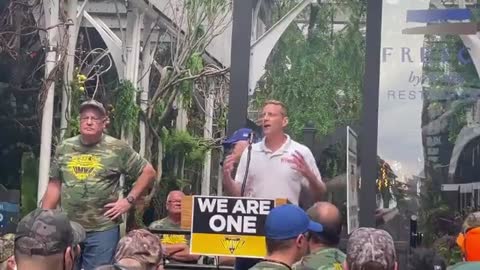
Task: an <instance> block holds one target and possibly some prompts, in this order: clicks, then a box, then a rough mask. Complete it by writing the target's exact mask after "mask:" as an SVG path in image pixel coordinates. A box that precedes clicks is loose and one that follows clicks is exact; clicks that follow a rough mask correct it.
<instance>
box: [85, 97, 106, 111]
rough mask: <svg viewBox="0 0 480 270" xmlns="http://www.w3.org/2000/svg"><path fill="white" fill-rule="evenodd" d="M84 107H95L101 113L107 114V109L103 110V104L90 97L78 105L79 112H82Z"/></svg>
mask: <svg viewBox="0 0 480 270" xmlns="http://www.w3.org/2000/svg"><path fill="white" fill-rule="evenodd" d="M86 108H95V109H97V110H99V111H100V112H101V113H102V114H103V115H107V110H105V107H104V106H103V104H102V103H100V102H98V101H96V100H93V99H91V100H87V101H85V102H83V103H82V104H81V105H80V113H82V111H83V110H84V109H86Z"/></svg>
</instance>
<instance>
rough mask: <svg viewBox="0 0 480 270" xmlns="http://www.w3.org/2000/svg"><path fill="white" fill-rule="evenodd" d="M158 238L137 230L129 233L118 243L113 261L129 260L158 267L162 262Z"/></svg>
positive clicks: (145, 231) (147, 232) (142, 230)
mask: <svg viewBox="0 0 480 270" xmlns="http://www.w3.org/2000/svg"><path fill="white" fill-rule="evenodd" d="M162 254H163V253H162V245H161V244H160V238H158V237H157V236H156V235H154V234H152V233H151V232H149V231H147V230H144V229H139V230H133V231H130V232H129V233H128V234H127V235H125V236H124V237H122V239H120V241H119V242H118V246H117V252H116V254H115V260H116V261H117V262H118V261H120V260H122V259H125V258H129V259H134V260H136V261H139V262H141V263H148V264H153V265H158V264H159V263H160V262H161V261H162Z"/></svg>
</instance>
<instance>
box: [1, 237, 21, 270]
mask: <svg viewBox="0 0 480 270" xmlns="http://www.w3.org/2000/svg"><path fill="white" fill-rule="evenodd" d="M14 242H15V235H14V234H11V233H8V234H5V235H4V236H2V237H0V270H16V269H17V264H16V263H15V256H13V247H14Z"/></svg>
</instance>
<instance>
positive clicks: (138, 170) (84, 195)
mask: <svg viewBox="0 0 480 270" xmlns="http://www.w3.org/2000/svg"><path fill="white" fill-rule="evenodd" d="M107 123H108V117H107V114H106V111H105V108H104V107H103V105H102V104H101V103H99V102H97V101H94V100H91V101H86V102H84V103H82V105H81V106H80V135H78V136H75V137H72V138H69V139H66V140H64V141H63V142H61V143H60V144H59V145H58V146H57V148H56V153H55V157H54V159H53V162H52V164H51V168H50V181H49V184H48V187H47V191H46V193H45V195H44V198H43V204H42V207H43V208H47V209H53V208H56V207H57V205H58V204H59V203H61V207H62V208H63V209H64V210H65V211H66V212H67V213H68V217H69V218H70V219H71V220H72V221H75V222H78V223H80V224H81V225H82V226H83V227H84V228H85V230H86V231H87V238H86V239H85V241H84V243H82V256H81V258H80V260H79V267H80V266H81V268H84V269H85V270H89V269H94V268H95V267H96V266H99V265H102V264H109V263H112V260H113V255H114V252H115V248H116V246H117V243H118V241H119V237H120V230H119V224H121V223H122V217H121V215H122V214H123V213H125V212H127V211H128V210H129V209H130V208H131V207H132V204H134V203H135V201H136V199H137V198H138V197H139V196H140V195H141V194H142V193H143V191H144V190H145V189H146V188H147V187H149V186H150V185H151V183H152V182H153V180H154V179H155V174H156V173H155V170H154V169H153V167H152V166H151V165H150V164H149V163H148V162H147V161H146V160H145V159H144V158H143V157H141V156H140V155H139V154H138V153H137V152H135V151H134V150H133V149H132V147H130V146H129V145H128V144H127V143H126V142H124V141H121V140H118V139H115V138H113V137H111V136H108V135H106V134H104V130H105V128H106V125H107ZM122 174H123V175H125V179H126V180H132V181H134V180H136V183H135V185H134V186H133V188H132V190H131V191H130V192H129V194H128V196H127V197H126V198H123V199H119V193H120V176H121V175H122Z"/></svg>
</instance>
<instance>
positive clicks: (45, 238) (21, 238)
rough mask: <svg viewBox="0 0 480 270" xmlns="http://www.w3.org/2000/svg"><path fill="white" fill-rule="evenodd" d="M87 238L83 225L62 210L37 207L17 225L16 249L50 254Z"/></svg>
mask: <svg viewBox="0 0 480 270" xmlns="http://www.w3.org/2000/svg"><path fill="white" fill-rule="evenodd" d="M84 239H85V230H84V229H83V227H82V226H81V225H80V224H78V223H76V222H72V221H70V220H69V219H68V217H67V214H66V213H65V212H63V211H61V210H56V209H55V210H51V209H36V210H33V211H32V212H30V213H29V214H28V215H26V216H25V217H24V218H23V219H22V220H20V222H19V223H18V226H17V234H16V236H15V249H16V250H19V251H21V252H22V253H24V254H28V255H40V256H48V255H53V254H58V253H61V252H64V251H65V249H66V248H67V247H69V246H70V247H71V246H75V245H77V244H79V243H81V242H82V241H83V240H84Z"/></svg>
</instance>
